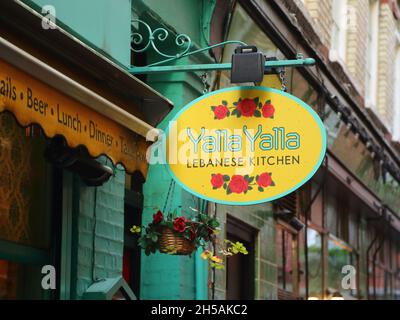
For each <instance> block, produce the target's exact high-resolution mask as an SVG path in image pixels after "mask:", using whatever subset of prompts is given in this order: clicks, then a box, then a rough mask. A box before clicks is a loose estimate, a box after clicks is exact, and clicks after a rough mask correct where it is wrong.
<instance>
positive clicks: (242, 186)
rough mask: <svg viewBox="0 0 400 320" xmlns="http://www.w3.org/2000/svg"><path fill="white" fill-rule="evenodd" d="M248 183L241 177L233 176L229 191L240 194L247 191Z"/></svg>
mask: <svg viewBox="0 0 400 320" xmlns="http://www.w3.org/2000/svg"><path fill="white" fill-rule="evenodd" d="M248 188H249V183H248V182H247V181H246V179H245V178H244V177H243V176H240V175H234V176H232V178H231V180H230V182H229V189H230V190H231V191H232V192H234V193H242V192H245V191H247V189H248Z"/></svg>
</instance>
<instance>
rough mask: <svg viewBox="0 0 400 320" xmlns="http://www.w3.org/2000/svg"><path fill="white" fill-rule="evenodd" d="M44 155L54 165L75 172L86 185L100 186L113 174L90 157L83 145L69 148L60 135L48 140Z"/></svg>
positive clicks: (108, 168)
mask: <svg viewBox="0 0 400 320" xmlns="http://www.w3.org/2000/svg"><path fill="white" fill-rule="evenodd" d="M44 155H45V158H46V159H47V161H49V162H51V163H52V164H53V165H55V166H56V167H58V168H62V169H67V170H69V171H71V172H74V173H77V174H78V175H79V176H80V177H81V179H82V180H83V182H85V184H86V185H88V186H92V187H96V186H100V185H102V184H104V183H105V182H106V181H108V180H109V179H110V177H111V176H113V175H114V172H113V170H112V169H111V168H110V167H108V166H106V165H103V164H101V163H99V162H98V161H96V160H95V159H92V158H91V157H90V156H89V155H88V153H87V151H86V150H85V149H84V148H83V147H78V148H75V149H72V148H69V147H68V145H67V143H66V142H65V139H64V138H63V137H61V136H56V137H54V138H52V139H51V140H50V142H49V143H48V145H47V147H46V150H45V153H44Z"/></svg>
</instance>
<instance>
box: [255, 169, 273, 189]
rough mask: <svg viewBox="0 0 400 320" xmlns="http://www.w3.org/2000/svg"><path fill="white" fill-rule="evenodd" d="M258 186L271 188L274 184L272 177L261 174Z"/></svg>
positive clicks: (265, 173)
mask: <svg viewBox="0 0 400 320" xmlns="http://www.w3.org/2000/svg"><path fill="white" fill-rule="evenodd" d="M257 184H258V185H259V186H260V187H263V188H265V187H268V186H270V185H271V184H272V178H271V175H270V174H269V173H268V172H264V173H262V174H260V175H259V176H258V179H257Z"/></svg>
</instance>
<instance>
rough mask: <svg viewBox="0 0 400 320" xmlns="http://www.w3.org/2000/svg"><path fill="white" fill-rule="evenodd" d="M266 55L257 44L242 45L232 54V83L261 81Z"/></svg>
mask: <svg viewBox="0 0 400 320" xmlns="http://www.w3.org/2000/svg"><path fill="white" fill-rule="evenodd" d="M264 65H265V56H264V55H263V54H262V52H259V51H258V49H257V47H255V46H240V47H237V48H236V49H235V53H234V54H233V55H232V70H231V83H244V82H261V81H262V80H263V77H264Z"/></svg>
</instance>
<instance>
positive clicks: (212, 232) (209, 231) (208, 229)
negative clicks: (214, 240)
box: [207, 227, 214, 236]
mask: <svg viewBox="0 0 400 320" xmlns="http://www.w3.org/2000/svg"><path fill="white" fill-rule="evenodd" d="M207 232H208V235H209V236H211V235H212V234H214V229H213V228H210V227H208V228H207Z"/></svg>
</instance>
